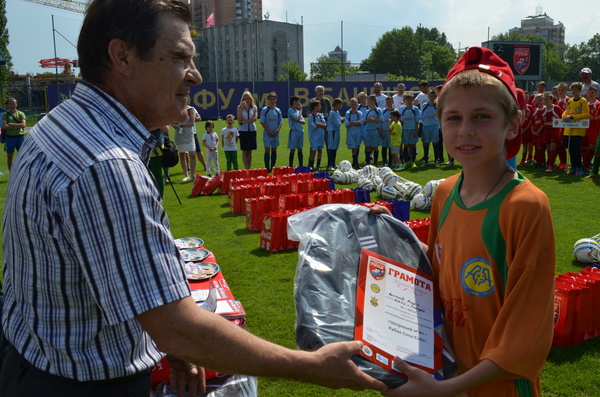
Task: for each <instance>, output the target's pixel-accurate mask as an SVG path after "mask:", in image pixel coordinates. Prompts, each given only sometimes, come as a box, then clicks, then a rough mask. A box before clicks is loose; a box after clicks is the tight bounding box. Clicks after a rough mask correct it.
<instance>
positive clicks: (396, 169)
mask: <svg viewBox="0 0 600 397" xmlns="http://www.w3.org/2000/svg"><path fill="white" fill-rule="evenodd" d="M392 171H404V165H402V164H398V165H396V166H395V168H392Z"/></svg>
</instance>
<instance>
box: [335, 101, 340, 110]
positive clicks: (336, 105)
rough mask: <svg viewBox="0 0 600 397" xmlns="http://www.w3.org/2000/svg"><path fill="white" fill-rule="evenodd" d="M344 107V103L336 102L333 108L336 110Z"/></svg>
mask: <svg viewBox="0 0 600 397" xmlns="http://www.w3.org/2000/svg"><path fill="white" fill-rule="evenodd" d="M341 108H342V103H341V102H340V103H336V104H335V105H333V109H334V110H340V109H341Z"/></svg>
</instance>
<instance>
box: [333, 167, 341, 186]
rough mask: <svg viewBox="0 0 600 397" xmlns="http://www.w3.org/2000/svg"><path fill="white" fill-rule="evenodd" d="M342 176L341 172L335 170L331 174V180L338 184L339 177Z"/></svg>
mask: <svg viewBox="0 0 600 397" xmlns="http://www.w3.org/2000/svg"><path fill="white" fill-rule="evenodd" d="M341 175H342V171H340V170H335V171H333V174H331V179H333V181H334V182H335V183H340V177H341Z"/></svg>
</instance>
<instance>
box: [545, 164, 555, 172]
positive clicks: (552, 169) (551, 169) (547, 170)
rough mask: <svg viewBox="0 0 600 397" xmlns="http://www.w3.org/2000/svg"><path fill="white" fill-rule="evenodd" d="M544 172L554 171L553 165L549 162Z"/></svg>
mask: <svg viewBox="0 0 600 397" xmlns="http://www.w3.org/2000/svg"><path fill="white" fill-rule="evenodd" d="M546 172H548V173H550V172H554V166H553V165H552V164H551V165H549V166H548V168H546Z"/></svg>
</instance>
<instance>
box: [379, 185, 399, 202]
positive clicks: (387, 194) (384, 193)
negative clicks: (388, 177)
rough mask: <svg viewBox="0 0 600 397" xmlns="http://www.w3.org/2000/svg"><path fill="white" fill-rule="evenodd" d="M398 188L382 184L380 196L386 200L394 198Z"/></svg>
mask: <svg viewBox="0 0 600 397" xmlns="http://www.w3.org/2000/svg"><path fill="white" fill-rule="evenodd" d="M396 193H397V192H396V189H394V187H393V186H388V185H381V193H379V197H381V198H382V199H384V200H393V199H395V198H396Z"/></svg>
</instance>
